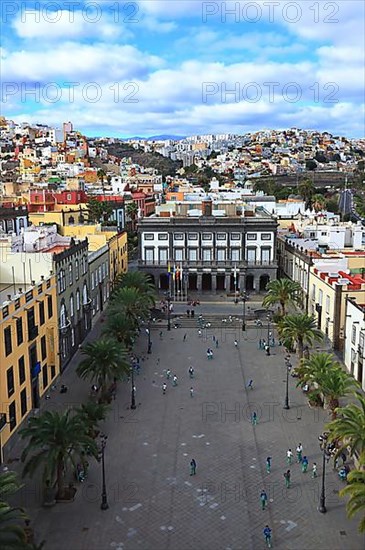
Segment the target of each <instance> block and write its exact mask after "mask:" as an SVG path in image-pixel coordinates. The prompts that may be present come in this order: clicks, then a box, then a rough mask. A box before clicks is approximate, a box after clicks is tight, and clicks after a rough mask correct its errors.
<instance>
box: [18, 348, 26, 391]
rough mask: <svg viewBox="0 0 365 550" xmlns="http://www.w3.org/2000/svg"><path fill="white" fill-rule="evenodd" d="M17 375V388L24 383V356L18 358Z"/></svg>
mask: <svg viewBox="0 0 365 550" xmlns="http://www.w3.org/2000/svg"><path fill="white" fill-rule="evenodd" d="M18 374H19V386H21V385H22V384H23V383H24V382H25V362H24V355H22V356H21V357H20V358H19V361H18Z"/></svg>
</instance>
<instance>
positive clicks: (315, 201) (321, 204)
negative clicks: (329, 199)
mask: <svg viewBox="0 0 365 550" xmlns="http://www.w3.org/2000/svg"><path fill="white" fill-rule="evenodd" d="M312 208H313V209H314V210H315V212H320V211H321V210H324V209H325V208H326V199H325V198H324V196H323V195H320V194H317V195H313V197H312Z"/></svg>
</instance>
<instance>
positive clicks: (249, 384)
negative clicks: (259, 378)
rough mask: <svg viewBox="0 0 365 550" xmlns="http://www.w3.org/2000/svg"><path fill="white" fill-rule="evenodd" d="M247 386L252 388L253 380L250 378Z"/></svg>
mask: <svg viewBox="0 0 365 550" xmlns="http://www.w3.org/2000/svg"><path fill="white" fill-rule="evenodd" d="M248 388H251V390H253V380H250V381H249V383H248V384H247V389H248Z"/></svg>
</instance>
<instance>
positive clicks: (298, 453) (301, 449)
mask: <svg viewBox="0 0 365 550" xmlns="http://www.w3.org/2000/svg"><path fill="white" fill-rule="evenodd" d="M302 453H303V445H302V444H301V443H299V445H298V447H297V462H298V463H299V462H302Z"/></svg>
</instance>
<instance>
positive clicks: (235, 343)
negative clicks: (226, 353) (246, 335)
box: [234, 340, 238, 348]
mask: <svg viewBox="0 0 365 550" xmlns="http://www.w3.org/2000/svg"><path fill="white" fill-rule="evenodd" d="M234 347H235V348H237V347H238V342H237V340H235V341H234Z"/></svg>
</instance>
